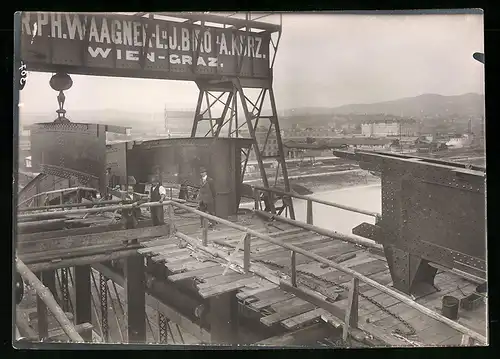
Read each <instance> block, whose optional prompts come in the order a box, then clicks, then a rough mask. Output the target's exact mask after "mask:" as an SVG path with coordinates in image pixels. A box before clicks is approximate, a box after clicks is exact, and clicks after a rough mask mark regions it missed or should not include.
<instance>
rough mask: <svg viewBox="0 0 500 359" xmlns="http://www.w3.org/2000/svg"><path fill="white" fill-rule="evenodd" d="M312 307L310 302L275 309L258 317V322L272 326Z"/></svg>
mask: <svg viewBox="0 0 500 359" xmlns="http://www.w3.org/2000/svg"><path fill="white" fill-rule="evenodd" d="M313 309H314V305H313V304H311V303H307V302H306V303H303V304H300V305H295V306H291V307H288V308H286V309H283V310H280V311H277V312H276V313H274V314H271V315H268V316H265V317H262V318H260V322H261V323H262V324H264V325H267V326H269V327H270V326H272V325H274V324H276V323H279V322H281V321H283V320H286V319H288V318H291V317H294V316H297V315H300V314H303V313H306V312H309V311H311V310H313Z"/></svg>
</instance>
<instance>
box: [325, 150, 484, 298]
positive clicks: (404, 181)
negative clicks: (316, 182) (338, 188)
mask: <svg viewBox="0 0 500 359" xmlns="http://www.w3.org/2000/svg"><path fill="white" fill-rule="evenodd" d="M334 154H335V155H336V156H338V157H343V158H348V159H352V160H355V161H359V162H360V167H361V168H363V169H366V170H370V171H376V172H379V173H381V178H382V217H381V218H379V219H378V220H377V223H376V224H375V225H371V224H368V223H363V224H361V225H360V226H358V227H356V228H354V229H353V233H355V234H357V235H361V236H365V237H368V238H371V239H374V240H376V241H377V242H379V243H381V244H382V245H383V246H384V252H385V256H386V258H387V262H388V264H389V269H390V271H391V276H392V279H393V283H394V287H396V288H397V289H399V290H401V291H403V292H405V293H412V294H419V293H421V292H422V291H427V290H428V289H430V288H429V287H433V286H434V277H435V275H436V271H437V270H436V268H435V267H433V266H431V265H430V263H436V264H438V265H441V266H444V267H446V268H450V269H456V270H460V271H462V272H465V273H468V274H470V275H474V276H476V277H479V278H483V279H484V280H486V222H485V218H486V209H485V205H486V198H485V188H486V181H485V180H486V171H485V169H482V168H480V167H473V168H471V166H467V165H463V164H457V163H452V162H445V161H436V160H429V159H425V158H416V157H410V156H404V155H392V154H389V153H377V152H368V151H366V152H363V151H356V152H349V151H334ZM426 288H427V289H426Z"/></svg>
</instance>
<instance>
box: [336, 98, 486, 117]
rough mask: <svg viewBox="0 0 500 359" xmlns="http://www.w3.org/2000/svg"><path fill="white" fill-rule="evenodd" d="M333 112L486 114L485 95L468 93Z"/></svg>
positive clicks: (337, 109)
mask: <svg viewBox="0 0 500 359" xmlns="http://www.w3.org/2000/svg"><path fill="white" fill-rule="evenodd" d="M331 113H333V114H338V115H346V114H365V113H366V114H379V113H385V114H392V115H396V116H403V117H416V118H424V117H446V116H450V115H454V114H456V115H458V116H471V117H480V116H483V114H484V96H483V95H479V94H475V93H468V94H464V95H459V96H442V95H436V94H425V95H420V96H417V97H408V98H402V99H399V100H394V101H386V102H379V103H373V104H352V105H345V106H340V107H336V108H333V109H332V110H331Z"/></svg>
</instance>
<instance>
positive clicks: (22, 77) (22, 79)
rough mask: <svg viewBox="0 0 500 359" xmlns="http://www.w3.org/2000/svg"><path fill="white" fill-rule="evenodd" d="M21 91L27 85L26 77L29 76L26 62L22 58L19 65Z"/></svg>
mask: <svg viewBox="0 0 500 359" xmlns="http://www.w3.org/2000/svg"><path fill="white" fill-rule="evenodd" d="M19 75H20V79H19V91H21V90H22V89H23V88H24V86H25V85H26V78H27V77H28V70H27V68H26V64H25V63H24V61H22V60H21V66H20V67H19Z"/></svg>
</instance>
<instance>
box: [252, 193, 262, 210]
mask: <svg viewBox="0 0 500 359" xmlns="http://www.w3.org/2000/svg"><path fill="white" fill-rule="evenodd" d="M253 198H254V202H255V210H260V192H259V190H258V189H257V188H254V189H253Z"/></svg>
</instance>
